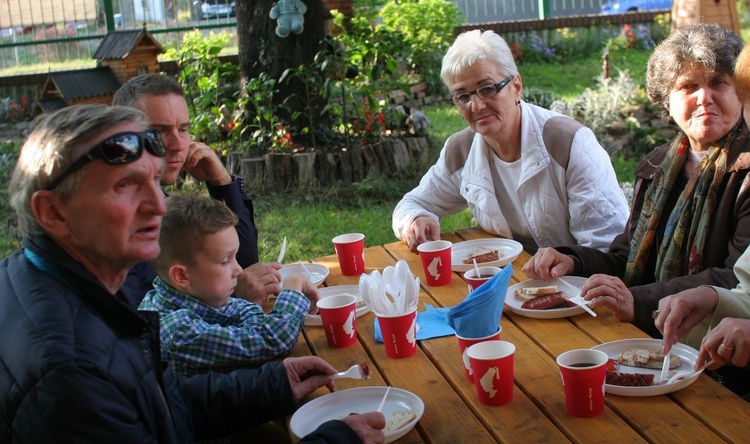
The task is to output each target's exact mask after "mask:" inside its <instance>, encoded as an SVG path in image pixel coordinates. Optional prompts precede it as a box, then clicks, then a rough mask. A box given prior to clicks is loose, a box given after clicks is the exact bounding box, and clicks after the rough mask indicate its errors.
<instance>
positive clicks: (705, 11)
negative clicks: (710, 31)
mask: <svg viewBox="0 0 750 444" xmlns="http://www.w3.org/2000/svg"><path fill="white" fill-rule="evenodd" d="M699 23H715V24H717V25H720V26H723V27H724V28H726V29H728V30H730V31H732V32H734V33H735V34H737V35H740V19H739V16H738V15H737V5H736V4H735V0H674V1H673V3H672V30H675V29H677V28H684V27H685V26H690V25H697V24H699Z"/></svg>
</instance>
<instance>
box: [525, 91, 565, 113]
mask: <svg viewBox="0 0 750 444" xmlns="http://www.w3.org/2000/svg"><path fill="white" fill-rule="evenodd" d="M522 96H523V100H524V101H525V102H528V103H533V104H534V105H537V106H541V107H542V108H547V109H550V106H551V105H552V102H554V101H556V100H561V99H562V97H561V96H560V95H559V94H557V93H555V92H553V91H548V90H544V89H541V88H534V87H531V88H524V89H523V94H522Z"/></svg>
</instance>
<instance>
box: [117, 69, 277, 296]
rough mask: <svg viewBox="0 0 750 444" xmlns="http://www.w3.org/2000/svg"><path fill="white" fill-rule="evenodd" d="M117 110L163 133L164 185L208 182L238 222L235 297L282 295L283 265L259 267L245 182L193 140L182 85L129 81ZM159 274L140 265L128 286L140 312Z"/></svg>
mask: <svg viewBox="0 0 750 444" xmlns="http://www.w3.org/2000/svg"><path fill="white" fill-rule="evenodd" d="M113 104H114V105H122V106H132V107H134V108H137V109H139V110H141V111H142V112H143V113H144V114H146V117H147V118H148V120H149V127H150V128H153V129H156V130H158V131H160V132H161V134H162V139H163V140H164V145H165V146H166V148H167V155H166V159H165V160H166V164H167V168H166V171H165V172H164V174H163V175H162V178H161V184H162V185H164V186H167V185H174V184H175V183H176V182H177V179H178V178H179V175H180V173H181V172H182V171H185V172H186V173H187V174H189V175H190V176H192V177H193V178H195V179H196V180H198V181H205V183H206V188H207V189H208V193H209V195H210V196H211V197H212V198H214V199H217V200H221V201H222V202H224V203H225V204H227V206H228V207H229V209H231V210H232V211H233V212H234V213H235V214H236V215H237V217H238V218H239V220H240V221H239V223H238V224H237V225H236V226H235V229H236V230H237V235H238V236H239V238H240V249H239V250H238V251H237V263H239V264H240V266H241V267H242V268H244V269H245V270H244V272H243V273H242V274H241V275H240V277H239V278H238V285H237V290H236V294H237V296H239V297H241V298H243V299H246V300H248V301H250V302H255V303H262V302H263V301H264V300H265V299H266V298H267V297H268V296H269V295H271V294H273V295H278V294H279V293H280V292H281V275H280V274H279V269H280V268H281V264H279V263H275V262H271V263H260V262H258V229H257V228H256V227H255V216H254V213H253V201H252V199H251V198H250V197H249V196H248V195H247V194H246V193H245V189H244V188H245V185H244V180H243V178H242V177H240V176H234V175H230V174H229V173H228V172H227V170H226V168H224V165H223V164H222V163H221V159H219V156H217V155H216V153H215V152H214V151H213V150H212V149H211V148H210V147H209V146H207V145H206V144H204V143H200V142H197V141H194V140H192V138H191V136H190V114H189V112H188V105H187V102H186V101H185V91H184V90H183V88H182V86H181V85H180V84H179V83H177V82H176V81H174V80H173V79H171V78H170V77H167V76H165V75H161V74H155V73H152V74H143V75H140V76H137V77H134V78H132V79H130V80H128V81H127V82H126V83H125V84H124V85H122V87H121V88H120V89H119V90H118V91H117V93H116V94H115V97H114V101H113ZM154 277H156V272H154V270H153V268H151V266H150V265H149V264H147V263H145V262H142V263H139V264H138V265H136V266H135V267H134V268H133V270H131V272H130V274H129V275H128V278H127V280H126V281H125V287H126V288H127V289H128V291H129V292H130V293H131V297H132V298H133V302H134V303H135V306H136V307H137V306H138V304H139V303H140V302H141V300H142V299H143V297H144V296H145V295H146V293H147V292H148V291H149V290H152V289H153V288H154V287H153V285H152V283H153V281H154Z"/></svg>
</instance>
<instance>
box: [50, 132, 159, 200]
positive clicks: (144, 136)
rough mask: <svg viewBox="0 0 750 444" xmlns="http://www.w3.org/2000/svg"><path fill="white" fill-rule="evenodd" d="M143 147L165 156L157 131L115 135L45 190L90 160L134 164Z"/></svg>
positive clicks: (88, 153)
mask: <svg viewBox="0 0 750 444" xmlns="http://www.w3.org/2000/svg"><path fill="white" fill-rule="evenodd" d="M144 147H145V148H146V149H147V150H148V152H149V153H151V154H153V155H154V156H157V157H164V156H166V155H167V148H166V147H165V146H164V142H163V141H162V139H161V133H160V132H159V131H157V130H153V129H147V130H146V131H142V132H140V133H139V132H134V131H128V132H125V133H117V134H115V135H113V136H110V137H107V138H106V139H104V140H103V141H101V142H99V143H97V144H96V145H94V147H93V148H91V149H90V150H88V151H87V152H86V154H84V155H83V156H81V157H80V158H79V159H78V160H76V161H75V162H73V163H72V164H70V166H69V167H67V168H65V170H63V172H62V173H60V174H59V175H58V176H57V178H55V180H53V181H52V182H50V184H49V185H47V186H46V188H45V189H46V190H53V189H54V188H55V187H56V186H57V185H59V184H60V182H62V181H63V179H65V178H66V177H67V176H69V175H70V174H71V173H73V172H75V171H76V170H78V169H80V168H81V167H83V166H84V165H86V164H87V163H89V162H91V161H92V160H96V159H102V160H103V161H105V162H107V164H109V165H122V164H124V163H130V162H135V161H136V160H138V159H140V158H141V155H142V154H143V148H144Z"/></svg>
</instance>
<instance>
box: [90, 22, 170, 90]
mask: <svg viewBox="0 0 750 444" xmlns="http://www.w3.org/2000/svg"><path fill="white" fill-rule="evenodd" d="M163 52H164V48H162V46H161V45H160V44H159V42H158V41H156V39H154V37H153V36H152V35H151V33H150V32H148V31H147V30H146V29H145V28H144V29H141V30H133V31H112V32H109V33H107V35H106V36H105V37H104V40H102V43H101V45H99V48H98V49H97V50H96V53H94V58H95V59H96V60H97V64H98V66H101V67H107V68H109V69H111V70H112V73H114V75H115V77H117V80H119V81H120V83H125V82H127V81H128V80H130V79H131V78H133V77H135V76H138V75H141V74H148V73H151V72H159V61H158V60H157V57H158V55H159V54H161V53H163Z"/></svg>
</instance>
